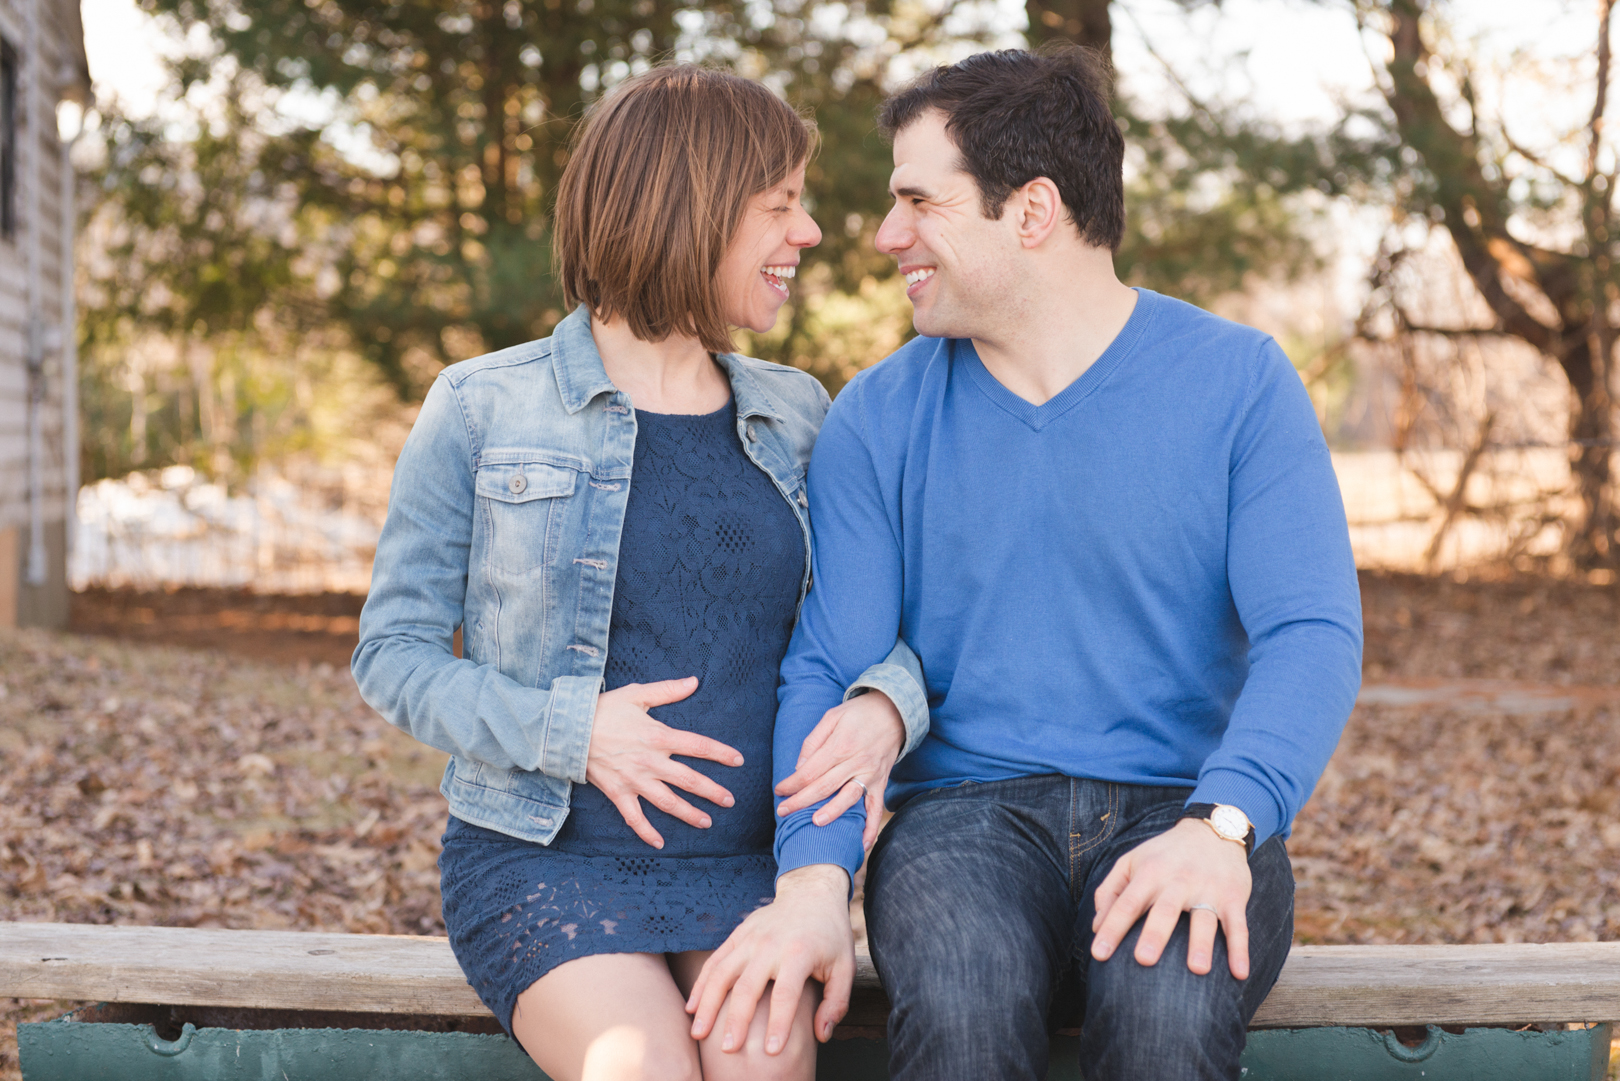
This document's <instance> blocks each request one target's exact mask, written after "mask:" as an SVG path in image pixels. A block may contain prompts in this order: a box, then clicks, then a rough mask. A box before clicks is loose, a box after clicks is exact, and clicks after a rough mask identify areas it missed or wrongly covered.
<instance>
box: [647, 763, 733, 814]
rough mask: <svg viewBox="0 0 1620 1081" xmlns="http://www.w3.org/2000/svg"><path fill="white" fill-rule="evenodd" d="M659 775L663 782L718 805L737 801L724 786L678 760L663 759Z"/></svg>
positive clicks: (727, 804)
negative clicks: (662, 766)
mask: <svg viewBox="0 0 1620 1081" xmlns="http://www.w3.org/2000/svg"><path fill="white" fill-rule="evenodd" d="M659 776H660V778H662V780H663V781H664V783H665V784H672V785H674V786H675V787H676V788H683V789H685V790H686V791H688V792H690V793H692V795H694V796H698V797H701V798H703V799H706V800H708V801H709V802H710V803H712V804H715V805H716V806H718V807H730V806H732V805H733V804H734V803H736V802H737V801H736V800H735V799H733V798H732V796H731V793H730V792H729V791H727V790H726V788H725V787H724V786H722V785H721V784H719V783H718V782H716V781H714V780H713V779H711V778H709V777H705V776H703V774H701V773H699V772H698V771H697V770H695V769H693V768H692V767H691V766H683V765H681V763H679V762H675V761H671V760H669V759H665V762H664V768H663V771H662V772H661V773H660V774H659Z"/></svg>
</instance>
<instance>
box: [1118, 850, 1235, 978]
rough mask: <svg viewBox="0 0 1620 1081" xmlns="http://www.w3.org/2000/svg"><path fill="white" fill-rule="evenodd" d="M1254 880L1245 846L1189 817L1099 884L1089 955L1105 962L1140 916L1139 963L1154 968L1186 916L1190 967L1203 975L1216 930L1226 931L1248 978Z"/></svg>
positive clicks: (1229, 951)
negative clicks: (1189, 929) (1249, 915)
mask: <svg viewBox="0 0 1620 1081" xmlns="http://www.w3.org/2000/svg"><path fill="white" fill-rule="evenodd" d="M1251 886H1252V880H1251V879H1250V876H1249V861H1248V859H1247V856H1246V853H1245V852H1244V850H1243V846H1242V845H1240V844H1234V843H1233V842H1231V841H1223V840H1222V839H1221V838H1219V837H1217V836H1215V832H1214V831H1213V830H1211V829H1210V828H1209V827H1208V826H1206V825H1205V824H1204V823H1202V822H1200V821H1198V820H1196V819H1191V818H1184V819H1182V820H1181V821H1180V822H1177V823H1176V824H1175V825H1174V826H1172V827H1171V828H1170V829H1168V830H1166V831H1165V832H1164V833H1161V834H1159V835H1158V836H1157V837H1155V838H1153V839H1152V840H1150V841H1144V842H1143V843H1142V844H1140V845H1138V846H1137V847H1135V848H1133V849H1131V850H1130V851H1129V852H1127V853H1125V855H1123V856H1121V857H1120V858H1119V862H1118V863H1116V864H1114V869H1113V870H1111V871H1109V872H1108V877H1107V878H1105V879H1103V883H1102V885H1101V886H1098V887H1097V915H1096V917H1095V918H1094V919H1093V920H1092V921H1091V930H1092V939H1091V956H1093V957H1095V958H1096V959H1097V960H1099V961H1106V960H1108V958H1109V957H1111V956H1112V955H1113V952H1114V949H1115V947H1117V946H1118V945H1119V943H1120V941H1121V940H1122V939H1124V937H1125V935H1126V933H1127V932H1128V931H1130V929H1131V927H1132V926H1134V925H1135V923H1136V921H1137V918H1138V917H1140V916H1141V915H1142V913H1144V912H1146V913H1147V920H1146V922H1145V923H1144V924H1143V925H1142V934H1141V936H1140V937H1139V938H1138V939H1137V940H1136V953H1135V957H1136V960H1137V961H1138V963H1140V964H1143V965H1154V964H1157V963H1158V961H1159V956H1160V954H1162V953H1163V952H1164V947H1165V943H1167V942H1169V941H1170V935H1171V933H1172V932H1174V931H1175V929H1176V923H1177V922H1178V921H1179V920H1180V919H1181V914H1182V913H1183V912H1191V913H1192V938H1191V941H1190V942H1189V943H1188V946H1187V967H1188V968H1189V969H1191V970H1192V971H1193V972H1195V973H1197V974H1198V975H1200V976H1202V975H1205V974H1206V973H1208V972H1209V969H1210V965H1211V963H1212V958H1213V956H1214V953H1215V929H1216V928H1217V927H1224V928H1225V929H1226V958H1227V962H1228V964H1229V966H1230V967H1231V969H1232V975H1233V976H1234V977H1235V978H1237V979H1240V980H1246V979H1248V978H1249V923H1248V918H1247V915H1246V913H1247V910H1248V904H1249V890H1250V888H1251Z"/></svg>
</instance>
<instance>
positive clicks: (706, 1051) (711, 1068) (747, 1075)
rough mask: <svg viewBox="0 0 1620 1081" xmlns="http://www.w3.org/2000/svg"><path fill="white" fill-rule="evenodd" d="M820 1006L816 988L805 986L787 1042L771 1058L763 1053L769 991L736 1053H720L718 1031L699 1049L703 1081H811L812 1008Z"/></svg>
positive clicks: (813, 1050) (813, 1064) (813, 1047)
mask: <svg viewBox="0 0 1620 1081" xmlns="http://www.w3.org/2000/svg"><path fill="white" fill-rule="evenodd" d="M820 1002H821V994H820V991H819V989H818V987H817V986H816V985H815V984H812V983H806V984H805V987H804V991H803V992H802V993H801V994H800V997H799V1005H798V1008H797V1009H796V1010H795V1011H794V1015H793V1024H792V1026H791V1027H790V1028H789V1029H788V1037H787V1042H786V1043H785V1044H784V1045H783V1047H782V1050H781V1051H779V1052H778V1053H776V1054H774V1055H771V1054H767V1053H766V1051H765V1039H766V1033H767V1029H768V1025H769V1020H770V988H769V987H767V989H766V993H765V996H764V997H762V998H761V999H760V1001H759V1005H758V1006H757V1007H756V1008H755V1010H754V1019H753V1022H752V1023H751V1024H750V1025H749V1026H748V1037H747V1039H746V1040H744V1041H743V1046H742V1047H740V1048H738V1049H737V1050H736V1051H722V1050H720V1047H719V1041H720V1038H721V1036H720V1028H719V1027H718V1026H717V1027H716V1030H715V1032H714V1033H713V1034H712V1035H711V1036H710V1037H709V1039H707V1040H705V1041H704V1043H703V1047H702V1060H703V1078H704V1081H812V1079H813V1078H814V1077H815V1075H816V1039H815V1033H814V1029H813V1025H814V1023H815V1013H816V1006H817V1005H819V1004H820Z"/></svg>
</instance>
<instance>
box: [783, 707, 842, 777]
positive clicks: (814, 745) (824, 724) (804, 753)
mask: <svg viewBox="0 0 1620 1081" xmlns="http://www.w3.org/2000/svg"><path fill="white" fill-rule="evenodd" d="M843 710H844V707H843V706H841V705H839V706H834V707H833V708H832V709H829V710H828V711H827V712H826V713H823V714H822V715H821V720H819V721H817V722H816V726H815V727H814V728H812V729H810V734H809V735H808V736H805V737H804V742H803V743H802V744H800V745H799V758H798V761H797V762H795V763H794V768H795V769H797V768H798V767H800V766H803V765H804V762H805V759H807V758H809V757H810V756H811V755H813V754H815V753H816V752H817V751H819V750H821V745H822V744H823V743H826V742H827V738H828V737H829V736H831V735H832V734H833V732H834V731H836V730H837V728H838V719H839V717H841V716H842V715H843Z"/></svg>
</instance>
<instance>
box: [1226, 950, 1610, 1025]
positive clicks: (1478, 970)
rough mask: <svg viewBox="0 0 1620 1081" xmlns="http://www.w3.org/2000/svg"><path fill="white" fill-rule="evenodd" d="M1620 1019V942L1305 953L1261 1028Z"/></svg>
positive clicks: (1264, 1009)
mask: <svg viewBox="0 0 1620 1081" xmlns="http://www.w3.org/2000/svg"><path fill="white" fill-rule="evenodd" d="M1615 1019H1620V942H1558V943H1547V944H1545V945H1528V944H1518V945H1482V946H1296V947H1295V948H1294V951H1293V952H1292V953H1291V954H1290V955H1289V957H1288V963H1287V964H1286V965H1285V966H1284V967H1283V972H1282V976H1281V977H1280V978H1279V979H1278V981H1277V986H1276V987H1275V988H1273V989H1272V992H1271V996H1270V997H1269V998H1267V999H1266V1001H1265V1003H1264V1005H1262V1006H1261V1007H1260V1012H1259V1013H1258V1014H1256V1015H1255V1018H1254V1027H1255V1028H1288V1027H1306V1026H1311V1025H1362V1026H1378V1025H1406V1024H1431V1025H1463V1024H1481V1025H1500V1024H1528V1023H1530V1022H1532V1021H1554V1022H1569V1021H1612V1020H1615Z"/></svg>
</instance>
